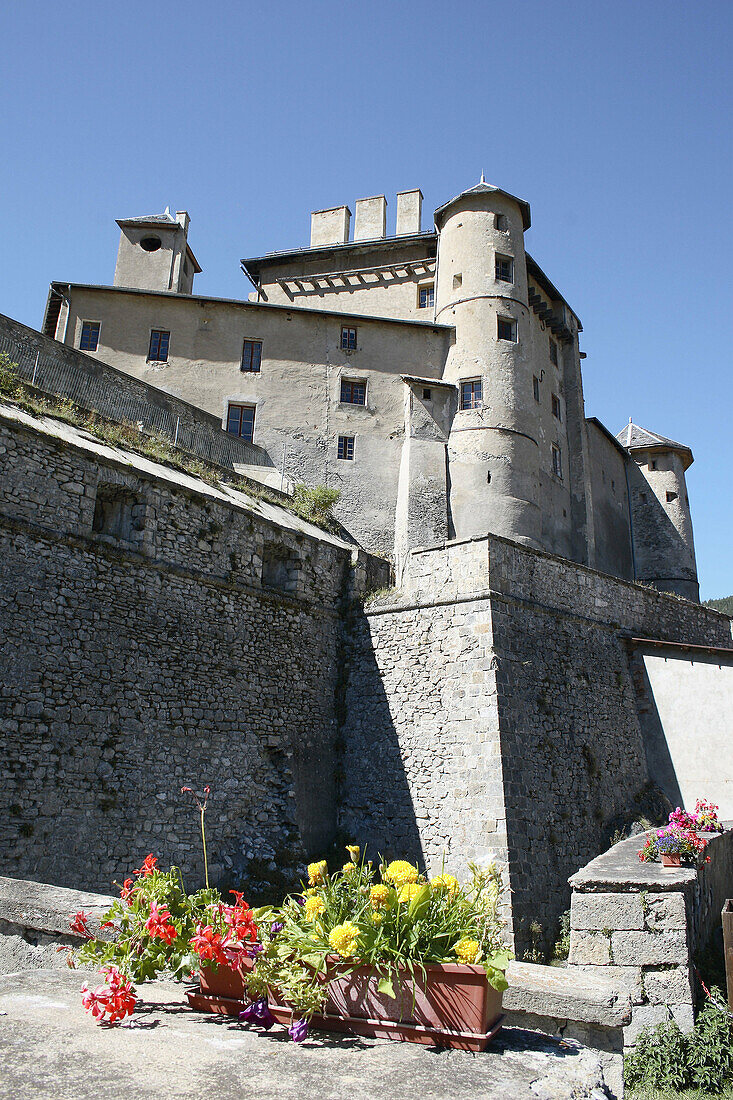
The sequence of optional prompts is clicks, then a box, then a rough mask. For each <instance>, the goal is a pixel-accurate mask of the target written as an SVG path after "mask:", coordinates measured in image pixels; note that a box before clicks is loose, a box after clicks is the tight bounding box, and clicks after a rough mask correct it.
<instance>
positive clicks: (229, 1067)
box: [0, 969, 608, 1100]
mask: <svg viewBox="0 0 733 1100" xmlns="http://www.w3.org/2000/svg"><path fill="white" fill-rule="evenodd" d="M85 978H86V979H87V980H88V981H89V983H90V985H91V984H93V985H96V984H98V980H99V978H98V976H96V980H95V975H94V974H91V973H90V974H85V973H84V972H82V971H70V970H56V969H53V970H27V971H22V972H16V973H14V974H6V975H5V976H3V977H1V978H0V1097H2V1098H3V1100H5V1098H8V1100H10V1098H12V1100H31V1098H33V1100H78V1098H81V1097H85V1098H86V1097H94V1098H95V1100H119V1098H120V1097H122V1096H125V1097H134V1098H138V1097H139V1098H147V1097H150V1098H151V1100H152V1098H155V1100H167V1098H168V1097H192V1098H193V1097H196V1098H203V1097H215V1098H217V1100H229V1098H232V1100H234V1098H235V1097H236V1098H237V1100H246V1098H247V1097H252V1098H253V1100H291V1098H293V1100H295V1098H296V1097H297V1098H298V1100H304V1098H306V1097H307V1098H317V1100H346V1098H348V1100H374V1097H375V1096H377V1095H381V1096H383V1097H385V1100H387V1098H389V1100H391V1098H393V1097H398V1096H407V1095H409V1096H414V1097H419V1098H420V1100H448V1098H451V1100H454V1098H456V1097H462V1098H465V1100H479V1098H480V1100H571V1098H572V1100H605V1098H606V1097H607V1095H608V1094H607V1092H606V1091H605V1088H604V1087H603V1073H602V1069H601V1066H600V1062H599V1060H598V1056H597V1055H596V1054H595V1052H593V1051H591V1050H588V1049H584V1048H581V1047H579V1046H578V1045H577V1044H575V1043H573V1042H572V1041H570V1042H562V1041H560V1040H558V1039H552V1038H546V1037H543V1036H541V1035H538V1034H536V1033H533V1032H529V1031H523V1030H521V1029H518V1028H507V1029H506V1030H505V1031H504V1032H502V1034H501V1035H500V1036H499V1037H497V1039H495V1040H494V1042H493V1043H492V1044H491V1046H490V1048H489V1050H487V1051H486V1052H485V1053H483V1054H469V1053H465V1052H463V1051H435V1050H433V1049H431V1048H428V1047H420V1046H415V1045H413V1044H410V1043H399V1042H392V1041H390V1040H385V1039H363V1038H357V1037H350V1036H347V1035H330V1034H327V1033H325V1032H314V1033H313V1035H312V1037H309V1039H308V1041H307V1042H306V1043H304V1044H303V1045H300V1046H296V1044H294V1043H292V1042H291V1041H290V1039H289V1038H288V1036H287V1033H286V1031H285V1029H284V1028H279V1027H278V1028H276V1029H275V1028H273V1030H272V1032H270V1033H269V1034H267V1035H265V1034H258V1033H256V1032H253V1031H250V1030H247V1029H245V1028H240V1027H239V1025H238V1023H237V1022H236V1020H233V1019H231V1018H227V1017H222V1016H212V1015H207V1014H205V1013H197V1012H194V1011H193V1010H191V1009H190V1008H189V1007H188V1004H187V1002H186V999H185V996H184V987H183V986H182V985H180V984H178V983H175V982H149V983H146V984H145V985H143V986H141V987H140V989H139V993H140V994H141V999H140V1000H139V1001H138V1008H137V1010H136V1012H135V1014H134V1016H132V1017H131V1018H129V1019H128V1020H126V1021H125V1022H124V1023H122V1024H119V1025H117V1026H115V1027H103V1026H100V1025H99V1024H97V1023H95V1022H94V1021H93V1020H92V1019H91V1017H90V1016H89V1015H88V1014H87V1013H85V1012H84V1010H83V1008H82V1006H81V1000H80V996H79V989H80V986H81V985H82V982H83V980H84V979H85Z"/></svg>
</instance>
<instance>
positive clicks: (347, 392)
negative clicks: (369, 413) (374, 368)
mask: <svg viewBox="0 0 733 1100" xmlns="http://www.w3.org/2000/svg"><path fill="white" fill-rule="evenodd" d="M341 401H342V402H343V403H344V404H345V405H366V382H355V381H354V380H353V379H352V378H342V379H341Z"/></svg>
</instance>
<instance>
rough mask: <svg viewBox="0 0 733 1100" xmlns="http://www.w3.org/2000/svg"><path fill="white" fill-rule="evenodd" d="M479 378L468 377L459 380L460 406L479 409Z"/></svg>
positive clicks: (480, 391)
mask: <svg viewBox="0 0 733 1100" xmlns="http://www.w3.org/2000/svg"><path fill="white" fill-rule="evenodd" d="M481 393H482V390H481V379H480V378H470V379H467V380H466V381H465V382H461V408H462V409H480V408H481V407H482V405H481Z"/></svg>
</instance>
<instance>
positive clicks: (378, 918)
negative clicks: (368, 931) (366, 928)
mask: <svg viewBox="0 0 733 1100" xmlns="http://www.w3.org/2000/svg"><path fill="white" fill-rule="evenodd" d="M383 920H384V912H383V911H382V910H381V909H377V910H376V911H375V912H374V913H372V924H381V923H382V921H383Z"/></svg>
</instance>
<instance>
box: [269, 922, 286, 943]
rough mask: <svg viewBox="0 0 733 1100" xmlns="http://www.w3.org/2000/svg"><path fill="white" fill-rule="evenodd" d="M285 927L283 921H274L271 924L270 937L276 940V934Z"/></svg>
mask: <svg viewBox="0 0 733 1100" xmlns="http://www.w3.org/2000/svg"><path fill="white" fill-rule="evenodd" d="M283 927H284V926H283V923H282V921H279V920H276V921H273V922H272V924H271V925H270V939H271V940H274V939H275V936H276V935H277V934H278V932H282V930H283Z"/></svg>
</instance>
